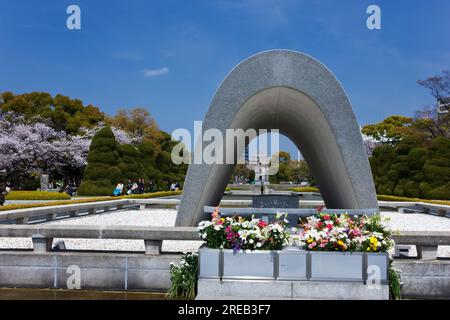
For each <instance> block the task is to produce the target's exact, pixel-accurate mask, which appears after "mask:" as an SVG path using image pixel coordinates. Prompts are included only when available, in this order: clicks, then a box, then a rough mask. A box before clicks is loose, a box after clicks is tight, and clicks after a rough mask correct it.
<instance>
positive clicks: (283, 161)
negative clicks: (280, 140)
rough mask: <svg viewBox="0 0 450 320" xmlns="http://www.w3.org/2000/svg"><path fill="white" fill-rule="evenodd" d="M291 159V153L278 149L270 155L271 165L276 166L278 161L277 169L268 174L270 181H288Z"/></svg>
mask: <svg viewBox="0 0 450 320" xmlns="http://www.w3.org/2000/svg"><path fill="white" fill-rule="evenodd" d="M290 161H291V155H290V154H289V152H286V151H280V152H278V153H275V154H274V155H272V158H271V161H270V162H271V167H274V168H275V167H276V166H277V162H278V171H277V173H276V174H273V175H271V176H269V181H270V183H280V182H282V181H289V178H290V174H289V162H290Z"/></svg>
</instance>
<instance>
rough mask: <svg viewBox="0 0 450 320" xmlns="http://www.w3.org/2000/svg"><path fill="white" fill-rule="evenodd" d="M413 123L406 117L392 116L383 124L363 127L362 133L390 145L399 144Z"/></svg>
mask: <svg viewBox="0 0 450 320" xmlns="http://www.w3.org/2000/svg"><path fill="white" fill-rule="evenodd" d="M412 122H413V119H412V118H409V117H404V116H397V115H395V116H390V117H388V118H386V119H384V120H383V121H382V122H379V123H376V124H370V125H366V126H364V127H363V129H362V132H363V133H364V134H366V135H368V136H372V137H374V138H375V139H377V140H379V141H383V142H387V143H390V144H394V145H395V144H397V143H398V142H399V141H401V140H402V138H403V137H404V136H405V133H406V132H407V130H405V128H406V127H407V126H408V125H409V124H411V123H412Z"/></svg>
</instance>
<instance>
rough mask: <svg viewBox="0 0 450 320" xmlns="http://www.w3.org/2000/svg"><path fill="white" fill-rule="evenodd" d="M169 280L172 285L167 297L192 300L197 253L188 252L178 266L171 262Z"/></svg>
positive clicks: (196, 278)
mask: <svg viewBox="0 0 450 320" xmlns="http://www.w3.org/2000/svg"><path fill="white" fill-rule="evenodd" d="M170 281H171V283H172V285H171V287H170V290H169V293H168V297H169V298H171V299H190V300H193V299H194V298H195V296H196V291H197V281H198V255H197V254H196V253H190V252H189V253H187V254H186V255H185V256H184V257H183V258H182V259H181V261H180V264H179V265H178V266H177V265H175V264H173V263H171V264H170Z"/></svg>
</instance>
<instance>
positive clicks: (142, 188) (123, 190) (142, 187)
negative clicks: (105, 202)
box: [113, 179, 155, 197]
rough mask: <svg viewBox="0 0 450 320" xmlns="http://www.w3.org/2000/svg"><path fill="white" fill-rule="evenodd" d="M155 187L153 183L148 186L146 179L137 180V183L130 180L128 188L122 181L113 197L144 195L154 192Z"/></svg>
mask: <svg viewBox="0 0 450 320" xmlns="http://www.w3.org/2000/svg"><path fill="white" fill-rule="evenodd" d="M154 187H155V186H154V184H153V182H152V181H150V182H149V183H148V184H147V183H146V182H145V179H137V180H136V181H133V180H131V179H128V182H127V185H126V186H125V185H124V184H123V182H122V181H120V182H119V183H118V184H117V186H116V188H115V189H114V191H113V195H114V196H116V197H117V196H120V195H124V194H128V195H130V194H142V193H145V192H151V191H154Z"/></svg>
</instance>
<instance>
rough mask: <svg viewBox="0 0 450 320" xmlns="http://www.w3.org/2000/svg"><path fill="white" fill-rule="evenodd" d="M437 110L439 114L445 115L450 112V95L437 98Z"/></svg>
mask: <svg viewBox="0 0 450 320" xmlns="http://www.w3.org/2000/svg"><path fill="white" fill-rule="evenodd" d="M437 112H438V116H443V115H445V114H448V113H449V112H450V97H447V98H439V99H438V100H437Z"/></svg>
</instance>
